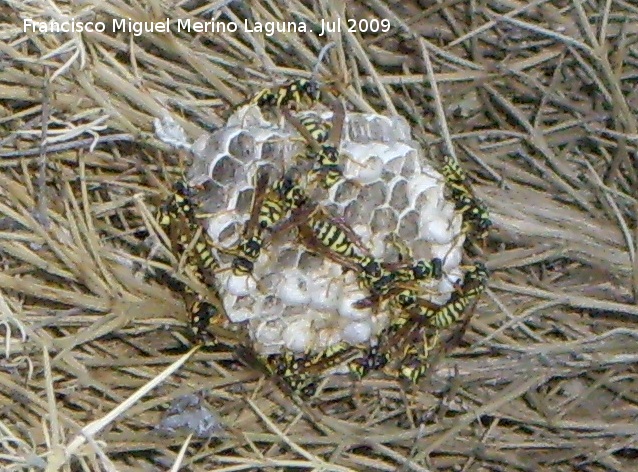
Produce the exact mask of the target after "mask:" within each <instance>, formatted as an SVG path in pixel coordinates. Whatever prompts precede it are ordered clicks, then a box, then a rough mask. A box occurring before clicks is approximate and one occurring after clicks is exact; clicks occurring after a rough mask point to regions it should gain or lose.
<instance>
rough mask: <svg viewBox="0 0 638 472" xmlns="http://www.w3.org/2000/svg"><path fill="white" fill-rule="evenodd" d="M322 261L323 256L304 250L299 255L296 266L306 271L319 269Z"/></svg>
mask: <svg viewBox="0 0 638 472" xmlns="http://www.w3.org/2000/svg"><path fill="white" fill-rule="evenodd" d="M322 263H323V257H319V256H318V255H316V254H312V253H310V252H307V251H304V252H303V253H302V254H301V256H300V257H299V263H298V265H297V267H298V268H299V270H302V271H304V272H306V273H310V272H314V271H317V270H319V268H320V267H321V264H322Z"/></svg>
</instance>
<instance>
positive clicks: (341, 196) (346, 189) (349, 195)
mask: <svg viewBox="0 0 638 472" xmlns="http://www.w3.org/2000/svg"><path fill="white" fill-rule="evenodd" d="M335 186H336V187H337V188H336V190H335V193H334V201H335V202H336V203H345V202H349V201H350V200H352V199H353V198H356V197H357V194H358V193H359V187H358V186H357V185H356V184H355V183H354V182H351V181H348V180H344V181H341V182H339V183H337V184H336V185H335Z"/></svg>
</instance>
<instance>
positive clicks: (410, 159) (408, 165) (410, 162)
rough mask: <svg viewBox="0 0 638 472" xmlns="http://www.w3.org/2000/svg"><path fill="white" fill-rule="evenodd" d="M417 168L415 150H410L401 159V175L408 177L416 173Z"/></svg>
mask: <svg viewBox="0 0 638 472" xmlns="http://www.w3.org/2000/svg"><path fill="white" fill-rule="evenodd" d="M418 170H419V163H418V161H417V156H416V153H415V152H410V153H408V154H407V155H406V156H405V160H404V161H403V167H402V168H401V175H402V176H403V177H405V178H410V177H412V176H413V175H414V174H416V173H417V172H418Z"/></svg>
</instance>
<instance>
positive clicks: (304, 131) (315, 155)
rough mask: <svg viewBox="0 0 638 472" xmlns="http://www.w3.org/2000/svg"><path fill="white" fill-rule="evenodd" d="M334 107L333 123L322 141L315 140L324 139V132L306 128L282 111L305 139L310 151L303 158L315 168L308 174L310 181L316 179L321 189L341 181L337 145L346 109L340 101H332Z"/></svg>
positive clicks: (341, 173)
mask: <svg viewBox="0 0 638 472" xmlns="http://www.w3.org/2000/svg"><path fill="white" fill-rule="evenodd" d="M333 106H334V107H335V110H334V114H333V123H332V128H331V130H330V133H329V135H328V136H327V138H326V139H323V141H322V142H321V141H319V140H318V139H316V136H318V137H320V138H324V137H325V130H318V129H317V128H316V127H314V126H313V127H310V129H309V127H308V126H307V124H308V121H306V125H305V124H304V123H303V121H302V120H300V119H299V118H297V117H296V116H294V115H292V114H291V113H290V112H289V111H288V110H284V112H283V113H284V116H285V117H286V119H287V120H288V121H289V122H290V123H291V124H292V125H293V126H294V127H295V129H296V130H297V131H298V132H299V133H300V134H301V136H302V137H303V138H304V139H305V141H306V143H307V145H309V146H310V150H309V151H308V152H306V154H305V156H306V157H307V158H308V159H311V160H313V161H315V168H314V169H313V170H312V171H311V172H310V176H311V178H312V179H316V180H317V181H318V182H319V183H320V184H321V186H322V187H324V188H326V189H328V188H330V187H332V186H334V185H335V184H336V183H337V182H339V181H340V180H341V179H343V167H342V166H341V163H340V161H341V154H340V153H339V143H340V142H341V134H342V132H343V124H344V122H345V117H346V109H345V107H344V105H343V103H342V102H341V101H340V100H333Z"/></svg>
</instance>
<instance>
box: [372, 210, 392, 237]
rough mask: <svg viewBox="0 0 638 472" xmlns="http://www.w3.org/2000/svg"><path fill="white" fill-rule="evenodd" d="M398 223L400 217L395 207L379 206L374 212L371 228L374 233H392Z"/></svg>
mask: <svg viewBox="0 0 638 472" xmlns="http://www.w3.org/2000/svg"><path fill="white" fill-rule="evenodd" d="M397 223H398V217H397V213H396V211H395V210H394V209H392V208H390V207H385V208H377V209H376V210H374V213H373V214H372V220H371V221H370V229H371V230H372V233H381V232H387V233H390V232H392V231H394V230H395V229H396V227H397Z"/></svg>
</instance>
